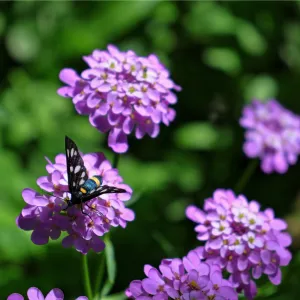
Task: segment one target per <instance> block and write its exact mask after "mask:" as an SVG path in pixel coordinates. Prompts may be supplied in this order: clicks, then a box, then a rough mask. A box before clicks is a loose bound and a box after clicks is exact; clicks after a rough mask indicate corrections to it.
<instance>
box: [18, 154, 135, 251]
mask: <svg viewBox="0 0 300 300" xmlns="http://www.w3.org/2000/svg"><path fill="white" fill-rule="evenodd" d="M82 158H83V161H84V165H85V167H86V169H87V172H88V175H89V177H92V176H94V175H100V176H102V177H103V184H105V185H109V186H114V187H118V188H122V189H125V190H126V191H128V192H127V193H121V194H104V195H101V196H99V197H96V198H94V199H92V200H90V201H89V202H88V205H85V204H84V205H83V209H84V212H85V213H86V214H87V215H85V214H83V213H82V211H81V208H80V205H75V206H72V207H70V208H68V209H67V210H66V211H65V210H64V209H65V208H66V201H65V199H70V194H69V193H68V175H67V167H66V156H65V155H64V154H59V155H57V156H56V157H55V162H54V163H52V162H51V161H50V160H48V159H47V160H48V164H47V166H46V169H47V172H48V175H47V176H43V177H40V178H39V179H38V180H37V184H38V186H39V187H40V188H41V189H42V190H43V191H44V193H50V194H43V195H41V194H40V193H38V192H37V191H35V190H33V189H29V188H26V189H24V190H23V192H22V196H23V199H24V201H25V202H26V206H25V207H24V208H23V209H22V212H21V214H20V215H19V216H18V217H17V220H16V222H17V225H18V226H19V227H20V228H21V229H23V230H33V232H32V235H31V239H32V241H33V242H34V243H35V244H37V245H43V244H46V243H48V241H49V238H51V239H53V240H56V239H58V238H59V237H60V235H61V232H62V231H65V232H66V233H67V236H65V237H64V238H63V241H62V244H63V246H65V247H70V246H74V247H75V248H76V250H78V251H79V252H81V253H83V254H86V253H87V252H88V251H89V250H90V249H93V250H94V251H95V252H100V251H102V250H103V249H104V247H105V244H104V242H103V241H102V240H101V239H100V238H99V237H101V236H103V235H104V234H105V233H107V232H108V231H109V230H110V228H111V227H117V226H121V227H123V228H125V227H126V224H127V222H128V221H132V220H133V219H134V213H133V211H132V210H130V209H128V208H126V207H125V205H124V202H126V201H127V200H129V199H130V197H131V193H132V190H131V188H130V187H129V186H128V185H126V184H124V183H123V179H122V177H121V176H120V175H119V174H118V170H117V169H113V168H112V166H111V164H110V163H109V162H108V161H107V160H106V158H105V157H104V155H103V154H102V153H89V154H85V155H82Z"/></svg>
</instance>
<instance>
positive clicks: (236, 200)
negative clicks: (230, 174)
mask: <svg viewBox="0 0 300 300" xmlns="http://www.w3.org/2000/svg"><path fill="white" fill-rule="evenodd" d="M186 214H187V217H188V218H189V219H191V220H192V221H194V222H196V223H197V224H198V225H197V226H196V227H195V231H196V232H197V233H198V235H197V239H198V240H200V241H204V242H205V246H204V252H203V257H204V258H206V259H207V260H206V261H207V262H209V261H213V262H215V263H216V262H218V264H219V265H220V267H221V268H222V270H226V271H228V272H229V273H230V274H231V277H230V281H231V282H232V284H233V286H234V287H235V288H237V291H241V290H244V292H245V295H246V296H247V298H248V299H252V298H253V297H254V296H255V294H256V285H255V282H254V281H253V280H252V279H251V274H252V277H253V278H254V279H258V278H260V277H261V276H262V274H266V275H267V276H268V278H269V280H270V281H271V282H272V283H273V284H275V285H278V284H279V283H280V282H281V269H280V267H281V266H286V265H288V264H289V262H290V260H291V253H290V252H289V251H288V250H287V249H286V247H288V246H289V245H290V244H291V236H290V235H289V234H288V233H287V232H284V230H285V229H286V228H287V224H286V223H285V222H284V221H283V220H281V219H276V218H275V216H274V212H273V210H272V209H270V208H268V209H266V210H264V211H260V205H259V204H258V203H257V202H256V201H250V202H249V201H248V200H247V199H246V198H245V197H244V196H243V195H239V196H235V194H234V193H233V192H232V191H231V190H222V189H218V190H216V191H215V192H214V194H213V197H212V198H209V199H206V200H205V203H204V209H203V210H201V209H199V208H197V207H195V206H189V207H188V208H187V210H186Z"/></svg>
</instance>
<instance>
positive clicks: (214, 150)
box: [0, 1, 300, 300]
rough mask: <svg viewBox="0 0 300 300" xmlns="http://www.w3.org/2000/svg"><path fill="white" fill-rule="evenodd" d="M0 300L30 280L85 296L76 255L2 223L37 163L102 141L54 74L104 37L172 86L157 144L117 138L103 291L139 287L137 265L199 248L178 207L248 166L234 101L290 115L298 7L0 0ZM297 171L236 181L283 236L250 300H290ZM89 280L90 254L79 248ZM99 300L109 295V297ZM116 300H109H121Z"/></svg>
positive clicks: (295, 91)
mask: <svg viewBox="0 0 300 300" xmlns="http://www.w3.org/2000/svg"><path fill="white" fill-rule="evenodd" d="M0 41H1V47H0V66H1V67H0V101H1V102H0V103H1V105H0V129H1V130H0V144H1V149H0V170H1V172H0V191H1V193H0V204H1V205H0V299H6V298H5V297H6V296H7V295H8V294H10V293H12V292H22V293H25V291H26V290H27V289H28V288H29V287H31V286H37V287H39V288H41V289H42V291H43V292H46V291H49V290H50V289H51V288H53V287H59V288H61V289H62V290H63V291H64V293H65V296H66V299H74V297H75V296H79V295H83V294H84V287H83V276H82V269H81V254H79V253H77V252H76V251H75V250H74V249H64V248H62V246H61V240H59V241H51V242H50V243H49V244H48V245H47V246H35V245H33V243H32V242H31V241H30V233H29V232H28V233H25V232H23V231H21V230H20V229H18V228H17V226H16V225H15V218H16V216H17V215H18V214H19V212H20V210H21V208H22V207H23V206H24V202H23V199H22V197H21V191H22V189H23V188H25V187H31V188H36V179H37V178H38V177H39V176H44V175H45V174H46V171H45V164H46V161H45V159H44V156H47V157H49V158H50V159H53V158H54V156H55V155H56V154H58V153H61V152H64V136H65V135H69V136H70V137H72V138H73V139H74V140H75V141H76V142H77V143H78V145H79V147H80V149H81V150H82V151H83V152H94V151H103V152H104V153H105V154H106V156H107V157H109V158H110V159H112V157H113V154H112V152H111V151H110V149H108V148H107V142H106V136H104V135H102V134H100V133H98V132H97V130H96V129H95V128H93V127H92V126H91V125H90V124H89V122H88V118H87V117H85V116H79V115H77V114H76V112H75V110H74V107H73V105H72V102H71V100H69V99H64V98H62V97H59V96H58V95H57V94H56V90H57V88H58V87H60V86H61V85H62V84H61V83H60V82H59V79H58V74H59V71H60V70H61V69H62V68H64V67H71V68H75V69H77V70H78V71H81V70H83V69H84V68H85V63H84V62H83V61H82V59H81V57H82V56H83V55H86V54H89V53H91V52H92V50H94V49H95V48H99V49H101V48H106V46H107V44H109V43H112V44H115V45H116V46H118V47H120V48H121V49H122V50H127V49H133V50H135V51H136V52H137V53H138V54H140V55H148V54H150V53H156V54H157V55H158V56H159V57H160V59H161V60H162V61H163V62H164V63H165V64H166V65H167V66H168V68H169V69H170V71H171V74H172V78H173V79H174V81H175V82H176V83H178V84H179V85H181V86H182V88H183V90H182V92H180V93H178V99H179V100H178V104H176V106H175V108H176V110H177V118H176V120H175V122H174V123H173V124H171V126H170V127H162V128H161V133H160V135H159V136H158V138H156V139H151V138H149V137H146V138H144V139H143V140H135V139H134V138H131V139H130V142H129V143H130V148H129V151H128V153H126V154H124V155H122V157H121V159H120V164H119V169H120V173H121V175H122V176H123V178H124V180H125V182H127V183H128V184H130V185H131V186H132V187H133V189H134V192H135V200H136V201H135V202H134V203H133V202H132V203H131V208H132V209H134V210H135V212H136V220H135V221H134V222H132V223H129V225H128V227H127V228H126V229H125V230H122V229H117V230H114V231H113V233H112V241H113V244H114V247H115V255H116V263H117V271H118V273H117V278H116V283H115V286H114V288H113V290H112V293H118V292H122V291H123V290H124V289H125V288H126V287H127V286H128V284H129V282H130V281H131V280H133V279H141V278H143V277H144V275H143V266H144V264H146V263H149V264H153V265H154V266H157V265H158V264H159V262H160V260H161V259H162V258H165V257H176V256H177V257H181V256H183V255H185V254H186V253H187V252H188V251H189V250H190V249H192V248H194V247H196V246H197V245H199V243H198V241H197V240H196V238H195V236H196V235H195V233H194V231H193V224H192V223H191V222H190V221H188V220H186V218H185V207H186V206H187V205H188V204H190V203H195V204H197V205H199V206H201V205H202V204H203V200H204V199H205V198H207V197H210V196H211V195H212V193H213V191H214V190H215V189H216V188H220V187H221V188H233V189H234V188H235V187H236V185H237V184H238V181H239V179H240V178H241V177H242V174H243V173H244V172H245V170H246V169H247V167H248V165H249V163H251V162H250V161H249V160H248V159H247V158H246V157H245V155H244V154H243V152H242V144H243V130H242V129H241V128H240V127H239V123H238V120H239V117H240V114H241V109H242V107H243V106H244V105H245V104H246V103H249V102H250V101H251V99H253V98H254V97H256V98H259V99H261V100H266V99H268V98H272V97H275V98H276V99H278V100H279V101H280V102H281V103H282V104H283V105H284V106H286V107H287V108H289V109H290V110H292V111H294V112H295V113H299V114H300V101H299V94H300V3H299V2H298V1H297V2H276V5H275V3H272V2H223V1H222V2H209V1H207V2H204V1H199V2H188V1H186V2H168V1H136V2H125V1H122V2H118V1H110V2H100V1H99V2H77V1H66V2H63V1H53V2H50V1H49V2H44V1H18V2H2V3H1V10H0ZM299 174H300V164H298V165H296V166H293V167H291V168H290V169H289V170H288V172H287V174H285V175H278V174H272V175H265V174H263V173H262V172H261V171H260V169H259V168H257V169H255V171H254V175H253V176H252V177H251V179H250V180H249V182H247V183H246V184H245V186H244V187H243V193H244V194H245V195H246V196H247V197H248V198H249V199H256V200H257V201H259V202H260V203H261V204H262V206H263V208H266V207H273V208H274V210H275V212H276V215H277V216H278V217H282V218H286V219H287V220H288V222H289V230H290V232H291V233H292V235H293V238H294V243H293V246H292V251H293V255H294V257H293V260H292V263H291V264H290V266H289V267H286V268H284V275H283V282H282V284H281V285H280V286H279V287H274V286H272V285H270V284H265V283H264V282H262V283H261V285H260V286H261V288H260V289H259V297H258V299H266V298H269V299H278V300H279V299H298V296H299V292H300V286H299V278H300V254H299V247H300V217H299V210H300V198H299V194H298V193H299V188H300V180H299ZM88 256H89V262H90V266H91V276H92V279H93V278H94V277H95V276H96V275H95V274H96V273H97V271H98V269H99V263H98V262H99V258H98V256H97V255H96V254H93V253H89V255H88ZM105 299H115V298H113V297H110V298H109V297H108V298H105ZM118 299H121V298H120V297H119V298H118Z"/></svg>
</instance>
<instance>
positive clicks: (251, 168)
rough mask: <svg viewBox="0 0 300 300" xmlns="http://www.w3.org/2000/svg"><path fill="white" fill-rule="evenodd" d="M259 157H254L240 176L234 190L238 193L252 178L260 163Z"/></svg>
mask: <svg viewBox="0 0 300 300" xmlns="http://www.w3.org/2000/svg"><path fill="white" fill-rule="evenodd" d="M258 162H259V161H258V159H253V160H252V161H251V162H250V163H249V164H248V166H247V168H246V169H245V171H244V173H243V175H242V176H241V177H240V180H239V181H238V183H237V184H236V186H235V188H234V191H235V192H236V193H240V192H241V191H242V190H243V189H244V188H245V186H246V184H247V182H248V181H249V179H250V178H251V176H252V175H253V174H254V171H255V169H256V167H257V165H258Z"/></svg>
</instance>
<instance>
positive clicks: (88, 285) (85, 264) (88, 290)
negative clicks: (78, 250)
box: [82, 255, 93, 299]
mask: <svg viewBox="0 0 300 300" xmlns="http://www.w3.org/2000/svg"><path fill="white" fill-rule="evenodd" d="M82 266H83V276H84V288H85V292H86V294H87V297H88V298H89V299H93V293H92V288H91V280H90V273H89V266H88V260H87V255H82Z"/></svg>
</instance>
